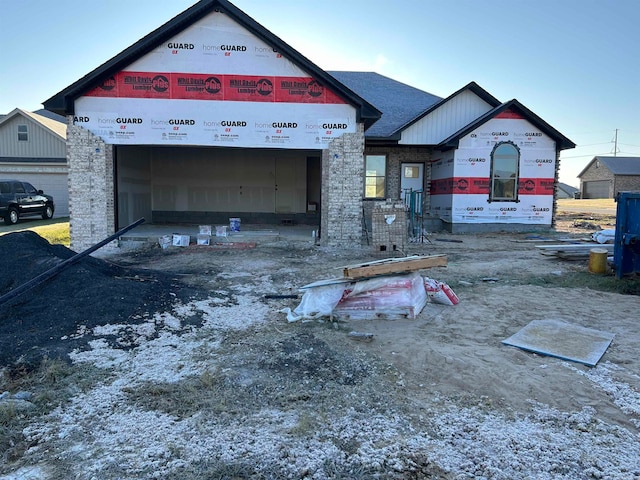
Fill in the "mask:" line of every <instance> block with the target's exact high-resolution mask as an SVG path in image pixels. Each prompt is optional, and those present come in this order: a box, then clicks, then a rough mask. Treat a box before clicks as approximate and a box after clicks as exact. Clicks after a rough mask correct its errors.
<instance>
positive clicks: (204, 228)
mask: <svg viewBox="0 0 640 480" xmlns="http://www.w3.org/2000/svg"><path fill="white" fill-rule="evenodd" d="M199 233H200V235H211V225H200V232H199Z"/></svg>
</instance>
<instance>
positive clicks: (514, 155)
mask: <svg viewBox="0 0 640 480" xmlns="http://www.w3.org/2000/svg"><path fill="white" fill-rule="evenodd" d="M519 166H520V150H518V147H516V145H515V144H513V143H512V142H502V143H498V144H497V145H496V146H495V147H494V148H493V152H491V179H490V180H491V190H490V192H489V201H490V202H517V201H518V179H519V174H520V168H519Z"/></svg>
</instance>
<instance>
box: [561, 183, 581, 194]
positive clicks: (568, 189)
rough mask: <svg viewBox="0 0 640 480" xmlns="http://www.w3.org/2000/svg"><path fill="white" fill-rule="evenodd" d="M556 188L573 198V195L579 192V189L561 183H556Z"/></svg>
mask: <svg viewBox="0 0 640 480" xmlns="http://www.w3.org/2000/svg"><path fill="white" fill-rule="evenodd" d="M558 188H559V189H560V190H562V191H564V192H566V193H567V194H568V195H571V196H573V194H574V193H576V192H579V191H580V189H579V188H576V187H572V186H571V185H569V184H567V183H562V182H558Z"/></svg>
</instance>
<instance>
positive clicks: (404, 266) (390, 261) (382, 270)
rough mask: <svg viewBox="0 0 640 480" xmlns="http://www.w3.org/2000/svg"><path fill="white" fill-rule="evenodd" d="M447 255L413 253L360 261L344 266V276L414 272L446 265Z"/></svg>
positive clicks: (353, 277) (361, 276)
mask: <svg viewBox="0 0 640 480" xmlns="http://www.w3.org/2000/svg"><path fill="white" fill-rule="evenodd" d="M446 266H447V256H446V255H430V256H420V255H413V256H411V257H404V258H387V259H384V260H377V261H373V262H367V263H359V264H357V265H350V266H346V267H343V273H344V278H349V279H354V280H355V279H361V278H371V277H374V276H377V275H389V274H397V273H407V272H414V271H416V270H422V269H425V268H432V267H446Z"/></svg>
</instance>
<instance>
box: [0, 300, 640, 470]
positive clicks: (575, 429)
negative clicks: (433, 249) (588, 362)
mask: <svg viewBox="0 0 640 480" xmlns="http://www.w3.org/2000/svg"><path fill="white" fill-rule="evenodd" d="M197 314H200V315H202V317H203V319H204V326H203V327H202V328H203V329H206V330H209V331H210V333H212V336H211V337H210V338H205V336H204V335H202V332H198V331H197V330H196V329H193V331H187V332H184V331H183V332H179V331H180V328H181V327H183V326H184V325H183V320H184V319H186V318H189V317H191V316H193V315H197ZM268 315H269V310H268V309H267V307H266V306H264V305H261V304H258V303H256V302H255V300H253V299H251V298H249V297H243V296H242V295H240V296H238V297H237V298H236V299H235V301H234V304H233V305H229V304H226V305H224V306H220V305H219V302H216V301H214V300H210V301H207V300H205V301H197V302H193V303H190V304H185V305H178V306H176V308H175V310H174V311H173V312H171V313H163V314H157V315H155V316H154V317H153V318H150V319H149V321H148V323H147V324H143V325H142V326H138V327H137V331H136V342H137V343H138V346H137V347H135V348H132V349H130V350H121V349H117V348H112V347H110V346H109V342H107V341H106V337H109V336H114V335H116V336H117V335H119V334H121V333H122V332H123V331H124V330H125V329H126V327H125V326H120V325H110V326H106V327H100V328H96V329H94V331H93V332H92V335H94V336H95V337H96V338H95V340H93V341H92V342H91V350H88V351H85V352H75V353H74V354H73V355H72V359H73V361H74V362H75V363H77V364H82V363H87V364H92V365H94V366H96V367H98V368H101V369H105V370H109V371H111V372H113V373H114V375H115V376H114V377H113V378H114V379H113V380H112V381H109V382H106V383H103V384H100V385H97V386H95V388H93V389H92V390H90V391H88V392H86V393H82V394H79V395H77V396H75V397H74V398H73V399H72V401H71V402H70V403H69V404H67V405H65V406H64V407H62V408H58V409H57V410H55V411H54V412H53V413H51V414H50V415H49V416H48V417H47V418H45V419H44V421H42V422H41V423H38V424H34V425H31V426H30V427H29V428H28V429H27V430H26V432H25V433H26V434H27V436H28V437H29V438H30V440H31V441H32V442H33V444H34V445H35V446H34V447H32V448H31V450H30V451H29V452H28V453H27V458H31V459H33V461H34V462H38V459H40V458H42V459H45V460H43V461H41V462H40V463H39V464H34V465H32V466H31V467H28V468H27V467H25V468H22V469H20V470H17V471H16V472H14V473H13V474H10V475H5V476H3V477H0V478H1V479H2V480H17V479H21V480H44V479H49V478H53V477H50V476H49V473H48V471H49V470H48V466H47V462H46V457H47V454H48V452H50V451H55V452H56V455H57V456H58V457H59V458H63V459H64V460H65V462H67V463H70V464H72V465H77V468H76V469H75V472H74V473H75V478H78V479H94V478H95V479H100V478H165V477H166V476H167V475H169V474H176V472H180V471H181V469H184V468H187V467H189V466H191V465H193V464H197V463H198V462H202V460H203V459H208V460H209V461H213V460H215V461H218V462H221V463H227V464H233V463H243V464H250V465H252V466H253V468H254V469H255V471H256V472H258V473H259V472H261V470H264V472H267V473H266V474H267V475H268V472H273V471H274V469H275V470H276V471H278V472H280V473H281V476H278V477H273V478H309V479H326V478H331V476H330V473H328V472H329V471H330V470H328V469H327V465H339V466H340V468H342V470H341V471H343V472H344V471H353V472H363V471H365V472H366V471H369V472H371V476H370V477H367V476H363V477H361V478H405V477H404V475H408V474H407V472H410V471H412V470H414V471H417V472H419V471H420V465H424V464H425V463H424V462H425V459H428V460H429V462H431V463H432V464H435V465H437V466H438V468H439V469H441V471H442V472H443V473H442V475H448V476H447V477H440V478H487V479H513V478H531V479H547V478H607V479H632V478H639V476H640V464H639V459H640V441H639V440H640V438H639V437H638V435H637V433H632V432H631V431H629V430H626V429H624V428H622V427H619V426H613V425H607V424H604V423H602V422H601V421H599V420H597V419H596V418H594V410H593V408H591V407H584V408H583V409H582V410H581V411H579V412H574V413H563V412H559V411H556V410H554V409H551V408H549V407H546V406H545V405H533V410H532V412H533V413H531V414H529V415H521V414H513V415H504V414H500V413H497V412H494V411H491V410H488V409H485V408H481V407H478V406H471V407H469V406H459V405H455V404H453V403H452V402H451V401H440V402H439V403H434V404H433V405H432V406H431V407H430V408H428V409H426V410H424V411H422V413H421V416H420V417H421V418H420V421H419V425H420V428H416V426H414V424H413V423H412V421H411V420H410V419H409V418H408V417H407V416H406V415H404V414H402V413H400V412H399V411H397V410H395V409H394V408H393V407H392V406H390V407H389V409H388V410H387V411H385V412H383V413H380V412H377V413H371V414H368V413H367V412H363V411H359V410H356V409H349V410H347V411H336V412H332V413H330V415H329V416H327V417H325V418H323V419H319V420H318V425H320V426H321V428H317V429H315V430H314V431H313V432H307V433H306V434H305V435H304V436H300V435H296V434H294V433H292V432H295V429H296V428H297V426H298V425H299V424H300V421H301V419H300V414H299V412H296V411H295V410H286V409H274V408H259V407H258V408H256V409H255V411H254V413H253V414H252V415H249V416H246V417H242V418H237V417H235V418H232V417H229V416H228V415H224V414H220V415H219V416H218V417H217V418H211V417H209V418H203V414H202V413H196V414H194V415H192V416H189V417H187V418H184V419H180V418H177V417H175V416H173V415H169V414H166V413H162V412H158V411H153V410H147V409H143V408H141V407H139V406H136V405H133V404H131V403H130V402H129V401H128V399H127V395H126V393H125V389H131V388H132V387H135V386H136V385H141V384H142V383H143V382H177V381H180V380H182V379H185V378H188V377H193V376H197V375H199V374H201V373H202V371H203V364H202V362H200V361H199V360H198V358H199V357H198V355H194V352H198V351H202V349H203V348H205V349H207V352H208V354H209V359H210V360H211V359H212V358H214V359H215V356H216V350H217V348H218V347H219V345H218V344H217V343H216V342H215V341H212V340H211V338H214V339H215V338H219V336H220V335H222V334H224V333H225V332H226V331H230V330H243V329H247V328H249V327H255V326H259V325H260V324H263V323H264V322H266V321H267V317H268ZM156 329H157V330H158V335H153V332H154V331H155V330H156ZM129 333H130V332H129ZM128 336H130V335H128ZM219 361H220V362H223V361H224V360H223V359H219ZM571 368H572V367H571ZM621 368H622V367H618V366H615V365H610V364H605V365H602V366H599V367H596V368H594V369H592V370H590V371H589V372H587V373H582V372H581V371H580V370H578V369H576V374H581V375H584V376H585V377H586V378H588V379H589V380H590V381H592V382H594V383H595V384H597V385H599V386H600V387H601V388H602V389H604V390H606V391H608V392H610V393H611V394H612V395H613V396H614V398H615V399H616V400H617V401H618V402H619V403H620V405H621V408H623V409H627V410H629V411H632V412H634V413H635V414H637V413H638V405H640V402H639V399H638V392H633V391H632V390H631V389H630V388H629V387H628V386H625V385H623V384H620V383H617V382H616V381H615V380H613V378H612V376H611V375H610V373H611V371H613V370H616V369H617V370H619V369H621ZM345 445H351V446H352V447H351V448H350V449H349V448H345V447H344V446H345ZM339 446H342V447H341V448H339ZM420 459H422V460H420ZM416 462H422V463H416ZM363 468H364V469H365V470H363ZM106 472H115V473H106ZM373 472H387V474H388V475H389V476H385V477H376V476H375V475H376V474H374V473H373ZM394 475H396V476H395V477H394ZM414 478H427V477H420V476H417V477H414Z"/></svg>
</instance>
